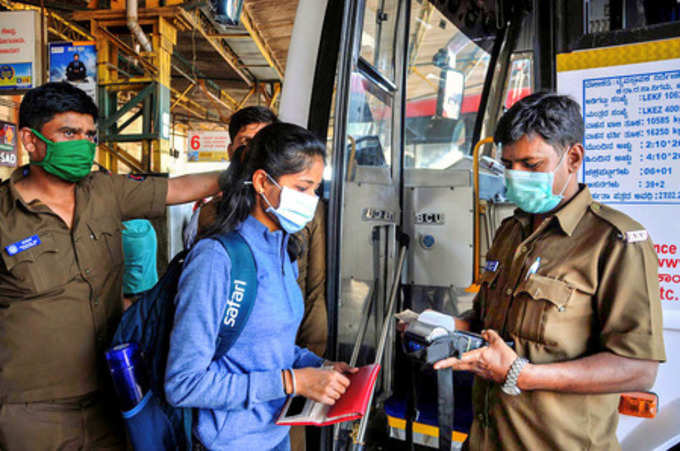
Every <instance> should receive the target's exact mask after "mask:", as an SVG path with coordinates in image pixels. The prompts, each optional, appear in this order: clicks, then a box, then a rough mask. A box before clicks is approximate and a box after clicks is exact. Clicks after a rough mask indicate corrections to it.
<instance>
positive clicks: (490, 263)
mask: <svg viewBox="0 0 680 451" xmlns="http://www.w3.org/2000/svg"><path fill="white" fill-rule="evenodd" d="M497 269H498V260H487V262H486V266H485V267H484V270H485V271H490V272H496V270H497Z"/></svg>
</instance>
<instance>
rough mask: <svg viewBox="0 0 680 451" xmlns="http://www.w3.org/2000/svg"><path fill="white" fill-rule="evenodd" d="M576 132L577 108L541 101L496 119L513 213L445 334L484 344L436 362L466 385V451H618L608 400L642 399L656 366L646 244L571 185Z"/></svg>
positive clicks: (629, 225) (614, 403) (658, 354)
mask: <svg viewBox="0 0 680 451" xmlns="http://www.w3.org/2000/svg"><path fill="white" fill-rule="evenodd" d="M583 134H584V124H583V118H582V116H581V113H580V107H579V105H578V104H577V103H576V102H575V101H574V100H572V99H571V98H569V97H566V96H560V95H556V94H551V93H536V94H533V95H530V96H528V97H526V98H524V99H522V100H520V101H519V102H517V103H516V104H515V105H513V107H512V108H510V109H509V110H508V111H507V112H506V113H505V114H504V115H503V117H502V118H501V119H500V121H499V122H498V127H497V129H496V134H495V136H494V140H495V141H496V143H497V144H500V145H501V147H502V161H503V164H504V165H505V168H506V174H505V178H506V187H507V197H508V199H509V200H510V201H511V202H513V203H515V204H516V205H517V207H518V209H517V210H515V213H514V215H513V216H511V217H510V218H508V219H506V220H505V221H503V223H502V225H501V226H500V228H499V230H498V231H497V232H496V236H495V238H494V241H493V244H492V246H491V248H490V249H489V252H488V254H487V256H486V271H485V272H484V273H483V275H482V276H481V278H480V281H479V282H480V286H481V288H480V291H479V294H478V295H477V297H476V298H475V300H474V304H473V305H474V308H473V310H471V311H470V312H467V313H466V314H464V315H463V318H461V319H460V320H459V321H458V322H457V324H456V326H457V327H458V328H461V329H466V328H470V329H472V330H475V331H482V335H483V336H484V338H485V339H486V340H488V341H489V346H487V347H484V348H480V349H478V350H475V351H471V352H468V353H466V354H464V355H463V356H462V358H461V359H460V360H458V359H453V358H450V359H446V360H443V361H440V362H438V363H437V364H435V368H437V369H441V368H446V367H452V368H454V369H457V370H467V371H472V372H473V373H474V374H475V376H476V377H475V384H474V388H473V394H472V399H473V407H474V409H475V417H474V421H473V424H472V427H471V430H470V434H469V437H468V442H467V445H466V446H467V447H468V449H474V450H493V449H583V448H588V449H591V450H596V449H597V450H599V449H602V450H610V449H619V448H620V447H619V444H618V442H617V439H616V434H615V432H616V425H617V421H618V412H617V407H618V401H619V395H618V393H620V392H626V391H640V390H648V389H649V388H650V387H651V386H652V384H653V383H654V380H655V377H656V371H657V367H658V364H659V362H663V361H664V360H665V358H666V356H665V352H664V345H663V337H662V321H661V302H660V299H659V285H658V279H657V260H656V254H655V252H654V247H653V244H652V241H651V239H650V238H649V235H648V234H647V231H646V230H645V229H644V228H643V227H642V226H641V225H640V224H638V223H636V222H635V221H633V220H632V219H631V218H629V217H628V216H626V215H625V214H623V213H621V212H619V211H617V210H614V209H612V208H610V207H608V206H605V205H602V204H600V203H598V202H595V201H593V199H592V197H591V195H590V192H589V190H588V187H587V186H585V185H582V184H579V183H578V179H577V172H578V170H579V168H580V167H581V165H582V162H583V158H584V149H583V144H582V142H583ZM504 339H505V340H513V341H514V343H515V348H514V350H513V349H512V348H510V347H508V346H507V345H506V344H505V341H504Z"/></svg>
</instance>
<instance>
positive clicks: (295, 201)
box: [261, 174, 319, 233]
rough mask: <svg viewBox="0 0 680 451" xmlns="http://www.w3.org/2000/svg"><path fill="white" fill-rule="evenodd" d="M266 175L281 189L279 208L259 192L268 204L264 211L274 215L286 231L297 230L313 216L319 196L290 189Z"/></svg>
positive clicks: (294, 231) (292, 231)
mask: <svg viewBox="0 0 680 451" xmlns="http://www.w3.org/2000/svg"><path fill="white" fill-rule="evenodd" d="M267 177H268V178H269V180H271V181H272V183H273V184H274V185H276V186H277V187H278V188H279V189H280V190H281V200H280V202H279V208H274V206H273V205H272V204H271V202H269V199H267V197H266V196H265V195H264V194H261V196H262V198H263V199H264V201H265V202H267V205H269V208H267V210H266V211H267V212H268V213H271V214H273V215H274V216H276V219H278V221H279V224H281V227H282V228H283V230H285V231H286V232H288V233H296V232H299V231H300V230H302V229H303V228H304V227H305V225H307V223H308V222H309V221H311V220H312V219H313V218H314V213H315V212H316V205H317V204H318V202H319V196H311V195H309V194H305V193H301V192H299V191H296V190H294V189H290V188H288V187H287V186H281V185H279V184H278V183H276V180H274V179H273V178H272V177H271V176H270V175H269V174H267Z"/></svg>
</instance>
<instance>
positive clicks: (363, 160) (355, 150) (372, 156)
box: [347, 72, 392, 179]
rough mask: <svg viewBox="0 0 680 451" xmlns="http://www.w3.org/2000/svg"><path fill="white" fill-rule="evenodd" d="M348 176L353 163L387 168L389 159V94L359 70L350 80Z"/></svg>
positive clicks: (351, 171)
mask: <svg viewBox="0 0 680 451" xmlns="http://www.w3.org/2000/svg"><path fill="white" fill-rule="evenodd" d="M347 134H348V135H349V137H350V138H349V141H350V142H349V143H348V146H350V147H349V152H347V158H349V162H350V163H349V165H348V176H349V177H350V179H351V178H352V177H353V174H352V173H353V170H354V169H355V167H356V166H378V167H385V168H387V167H390V162H391V158H392V96H391V95H390V94H389V93H387V92H386V91H384V90H383V89H382V88H380V87H379V86H377V85H376V84H374V83H373V82H371V81H369V80H368V79H367V78H366V77H364V75H362V74H361V73H360V72H354V73H353V74H352V79H351V93H350V101H349V114H348V118H347Z"/></svg>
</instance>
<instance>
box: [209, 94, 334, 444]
mask: <svg viewBox="0 0 680 451" xmlns="http://www.w3.org/2000/svg"><path fill="white" fill-rule="evenodd" d="M277 121H278V118H277V117H276V115H275V114H274V113H273V112H272V111H271V110H269V109H267V108H264V107H247V108H243V109H242V110H239V111H237V112H236V113H234V115H233V116H232V117H231V120H230V122H229V135H230V138H231V143H230V144H229V148H228V149H227V150H228V152H229V158H230V159H231V158H232V157H234V155H236V158H239V157H240V154H239V153H236V150H237V149H239V148H241V147H243V149H242V151H247V145H248V143H249V142H250V140H252V139H253V137H254V136H255V135H256V134H257V132H259V131H260V130H262V129H263V128H264V127H266V126H267V125H269V124H271V123H273V122H277ZM216 218H217V201H216V200H215V199H213V200H212V201H210V202H208V203H207V204H206V205H204V206H202V207H201V211H200V214H199V218H198V236H199V237H200V236H201V234H202V233H205V231H206V230H208V229H209V228H210V226H211V225H212V224H214V223H215V219H216ZM295 235H296V236H297V237H298V238H299V239H300V242H301V243H302V245H303V246H304V252H303V253H302V255H300V257H299V258H298V269H299V275H298V279H297V282H298V285H300V290H301V291H302V296H303V298H304V300H305V313H304V315H303V317H302V322H301V323H300V328H299V329H298V334H297V339H296V340H295V344H297V345H298V346H300V347H303V348H307V349H309V350H310V351H312V352H314V353H315V354H317V355H318V356H323V354H324V352H326V342H327V340H328V318H327V313H326V216H325V210H324V206H323V204H322V203H321V202H320V203H319V206H318V207H317V209H316V213H315V214H314V219H313V220H312V221H311V222H308V223H307V225H305V228H304V229H302V230H301V231H299V232H298V233H296V234H295ZM290 437H291V448H292V450H293V451H304V450H305V447H306V446H305V428H304V427H302V426H294V427H292V428H291V430H290Z"/></svg>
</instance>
